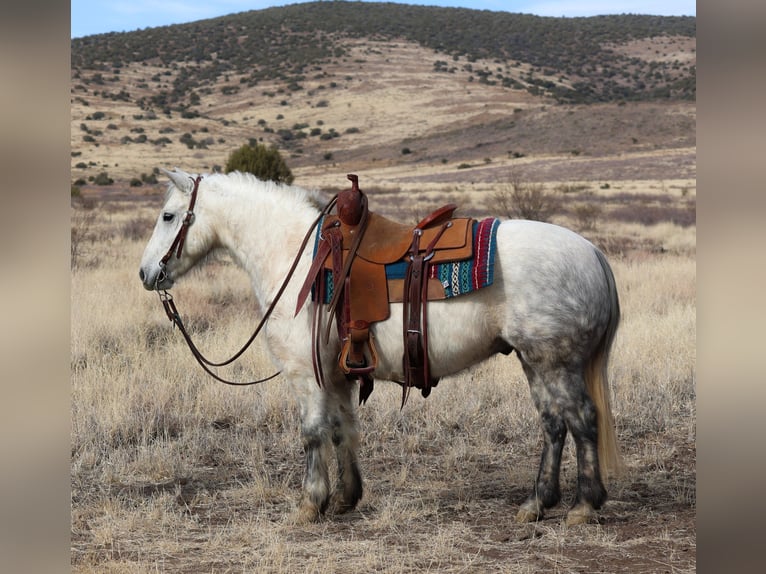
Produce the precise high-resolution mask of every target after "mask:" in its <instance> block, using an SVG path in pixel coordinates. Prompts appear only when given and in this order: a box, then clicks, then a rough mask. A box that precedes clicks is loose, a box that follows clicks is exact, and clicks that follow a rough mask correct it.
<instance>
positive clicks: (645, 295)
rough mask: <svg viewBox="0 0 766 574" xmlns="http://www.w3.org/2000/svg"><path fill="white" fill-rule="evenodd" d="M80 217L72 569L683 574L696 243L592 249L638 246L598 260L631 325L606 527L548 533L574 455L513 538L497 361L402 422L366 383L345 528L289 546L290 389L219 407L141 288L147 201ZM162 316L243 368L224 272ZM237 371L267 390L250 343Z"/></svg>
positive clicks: (512, 425) (208, 269)
mask: <svg viewBox="0 0 766 574" xmlns="http://www.w3.org/2000/svg"><path fill="white" fill-rule="evenodd" d="M485 197H486V196H485ZM81 209H82V208H80V207H78V208H76V209H75V215H74V216H73V225H75V226H77V225H82V223H81V222H82V221H85V220H84V219H82V217H81V215H82V212H81V211H80V210H81ZM93 212H94V213H96V214H97V216H96V217H91V216H88V218H87V226H88V229H87V234H85V235H83V236H82V237H83V239H82V240H81V244H80V247H81V252H80V255H79V260H78V261H79V264H78V265H77V266H76V267H75V268H74V269H73V273H72V353H71V354H72V363H71V368H72V426H71V446H72V458H71V484H72V554H71V560H72V565H73V570H74V571H76V572H115V573H116V572H120V573H122V572H125V573H139V572H158V571H159V572H275V573H279V572H289V573H293V572H317V573H331V572H332V573H335V572H360V571H362V572H381V573H382V572H392V573H393V572H414V571H418V572H419V571H424V572H520V573H521V572H574V571H583V570H585V571H591V572H621V571H631V572H656V571H668V572H692V571H694V570H695V564H696V560H695V548H696V530H695V516H696V510H695V508H696V498H695V489H696V478H695V476H696V471H695V459H696V448H695V439H696V413H695V398H696V371H695V359H696V351H695V349H696V344H695V328H696V304H695V300H696V265H695V248H694V245H695V243H696V233H695V230H694V227H693V226H691V227H679V226H676V225H672V224H661V225H657V226H652V227H646V226H642V225H640V224H626V223H620V222H616V221H612V220H608V219H606V220H603V221H600V222H599V227H598V238H600V240H601V241H603V242H605V243H609V242H610V241H611V242H612V243H613V244H624V243H625V242H626V241H630V244H631V245H633V247H634V248H632V249H630V250H623V251H622V252H621V253H622V254H620V255H613V256H612V258H611V259H612V264H613V266H614V270H615V274H616V278H617V281H618V286H619V289H620V295H621V302H622V308H623V323H622V326H621V330H620V332H619V334H618V338H617V342H616V346H615V349H614V354H613V360H612V363H611V365H612V366H611V376H612V380H613V392H614V401H613V404H614V408H615V414H616V419H617V425H618V431H619V436H620V439H621V441H622V447H623V451H624V455H625V460H626V462H627V464H628V472H627V474H626V476H624V477H622V478H621V479H619V480H618V481H616V482H614V483H613V484H611V486H610V494H611V498H610V501H609V502H608V503H607V504H606V506H605V508H604V509H603V512H602V517H603V518H602V521H601V524H598V525H591V526H587V527H578V528H573V529H569V530H567V529H566V528H565V527H564V526H563V525H562V523H561V518H562V517H563V515H564V512H565V510H566V505H567V504H569V503H570V502H571V495H572V492H573V488H574V478H575V477H574V464H575V461H574V452H573V448H572V446H571V444H570V443H571V441H570V442H568V445H567V451H566V453H565V461H564V471H563V475H562V480H563V485H564V489H565V493H564V496H565V501H564V504H563V505H562V507H561V508H557V509H555V510H554V511H553V512H552V513H551V514H550V517H548V518H547V519H546V520H544V521H542V522H540V523H538V524H536V525H534V524H533V525H517V524H515V523H514V522H513V517H514V515H515V513H516V510H517V509H518V505H519V504H520V503H521V502H522V501H523V500H524V498H525V496H526V495H527V491H528V489H529V488H530V487H531V485H532V480H533V477H534V474H535V472H536V465H537V460H538V456H539V451H540V447H541V444H540V441H541V439H540V433H539V430H538V423H537V418H536V417H537V415H536V413H535V411H534V409H533V407H532V404H531V401H530V399H529V393H528V390H527V387H526V383H525V381H524V379H523V375H522V373H521V369H520V368H519V366H518V363H517V361H516V359H515V358H513V357H511V358H506V357H497V358H495V359H492V360H490V361H488V362H486V363H484V364H482V365H480V366H478V367H476V368H474V369H472V370H470V371H468V372H465V373H462V374H460V375H459V376H456V377H453V378H451V379H446V380H444V381H442V382H441V383H440V384H439V386H438V387H437V388H436V389H435V390H434V392H433V393H432V395H431V396H430V397H429V398H428V399H422V397H420V395H419V394H418V393H413V395H412V397H411V399H410V401H409V402H408V405H407V407H406V408H405V409H404V410H403V411H400V410H399V400H400V390H399V387H396V386H394V385H384V384H379V385H377V387H376V389H375V392H374V394H373V395H372V397H371V399H370V401H369V402H368V404H367V405H366V406H364V407H362V408H361V409H360V420H361V429H362V445H361V461H362V468H363V472H364V476H365V481H366V482H365V488H366V490H365V495H364V498H363V499H362V501H361V503H360V506H359V508H358V509H357V510H356V511H355V512H353V513H350V514H349V515H346V516H343V517H340V518H336V519H333V520H327V521H323V522H321V523H319V524H315V525H310V526H304V527H296V526H294V525H292V524H290V522H289V521H288V520H287V516H288V515H289V513H290V512H291V510H292V509H293V508H294V506H295V504H296V502H297V494H298V491H299V488H300V482H301V477H302V471H303V462H302V455H301V448H300V444H299V440H298V438H299V437H298V421H297V413H296V410H295V407H294V405H293V403H292V401H291V400H290V397H289V396H287V393H286V391H285V386H284V385H282V384H280V383H281V380H280V379H279V378H278V379H277V380H275V381H273V382H271V383H267V384H264V385H259V386H257V387H254V388H252V387H251V388H231V387H227V386H224V385H219V384H218V383H216V382H215V381H213V380H212V379H210V378H208V377H207V376H205V375H204V373H202V371H201V370H200V369H199V368H197V366H196V365H195V364H194V363H193V361H192V359H191V356H190V355H189V353H188V350H187V349H186V347H185V346H184V344H183V340H182V338H181V337H180V334H179V333H176V332H174V331H173V330H172V329H171V325H170V324H169V322H168V321H167V319H166V318H165V316H164V314H163V312H162V309H161V306H160V304H159V302H158V301H157V300H156V296H155V295H153V294H151V293H148V292H146V291H144V290H143V288H142V287H141V286H140V283H139V281H138V278H137V267H138V262H139V259H140V255H141V251H142V249H143V242H144V241H145V239H146V238H147V237H148V234H149V233H150V228H151V221H152V220H153V218H154V217H155V215H156V212H157V201H156V199H150V200H141V201H136V200H133V201H131V202H130V203H120V202H119V201H113V202H106V203H100V204H98V205H97V206H96V207H95V208H94V209H93ZM562 217H565V216H562ZM141 221H145V222H146V224H145V225H146V227H145V229H146V232H145V233H146V235H145V237H144V238H143V239H142V240H139V239H138V236H139V235H140V232H139V231H137V230H140V229H141V223H140V222H141ZM562 222H563V221H562ZM647 245H651V246H652V248H645V246H647ZM657 245H661V246H662V247H663V249H662V250H657V249H655V248H654V247H656V246H657ZM642 246H644V247H642ZM175 296H176V300H177V302H178V304H179V308H180V309H181V312H182V313H183V314H184V317H185V319H187V318H188V320H187V323H188V324H189V325H191V327H192V329H193V330H194V334H195V337H196V338H197V339H198V342H199V345H200V346H201V347H202V349H203V350H205V351H206V352H209V354H210V355H212V356H213V358H216V357H222V356H224V355H226V354H227V353H229V352H231V351H232V350H233V349H236V348H238V347H239V345H240V344H241V343H242V342H243V341H244V340H245V339H246V338H247V337H248V335H249V334H250V329H251V328H252V327H253V325H254V323H255V320H256V318H257V310H256V309H255V308H254V306H253V303H252V301H251V299H250V298H249V286H248V280H247V278H246V277H245V276H244V274H243V273H242V272H241V271H239V270H238V269H236V268H235V267H234V266H233V265H231V264H230V263H229V262H228V260H227V259H226V258H221V257H211V258H210V261H209V262H208V263H207V264H206V265H205V266H204V267H202V268H201V269H200V270H199V271H197V272H196V273H194V274H193V275H192V276H191V277H189V278H188V279H187V280H185V281H184V282H182V283H181V284H180V285H179V286H178V287H177V288H176V290H175ZM248 315H249V316H251V317H252V321H243V320H242V317H243V316H245V317H246V316H248ZM246 357H247V358H246V359H245V360H244V362H243V364H242V366H240V367H239V368H235V369H231V370H229V371H227V372H226V374H227V375H230V376H233V377H238V378H246V377H252V376H255V375H263V374H266V373H270V372H271V370H272V367H271V365H270V364H269V362H268V360H267V358H266V354H265V352H264V350H263V349H262V348H260V347H258V346H257V344H256V348H255V350H254V351H252V352H249V353H248V354H246Z"/></svg>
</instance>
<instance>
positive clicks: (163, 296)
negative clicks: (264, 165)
mask: <svg viewBox="0 0 766 574" xmlns="http://www.w3.org/2000/svg"><path fill="white" fill-rule="evenodd" d="M201 180H202V176H201V175H198V176H197V178H196V179H195V180H194V188H193V189H192V194H191V200H190V201H189V209H188V210H187V211H186V216H185V217H184V220H183V222H182V223H181V228H180V229H179V230H178V234H177V235H176V237H175V239H174V240H173V243H172V244H171V245H170V248H169V249H168V251H167V253H166V254H165V255H164V256H163V258H162V259H161V260H160V269H161V270H160V273H159V274H158V276H157V281H156V283H155V284H159V283H160V282H161V281H162V280H163V279H164V278H165V265H166V264H167V262H168V261H169V260H170V258H171V257H172V256H173V252H175V253H176V257H177V258H180V257H181V251H182V249H183V246H184V242H185V241H186V234H187V233H188V231H189V227H190V226H191V225H192V223H194V205H195V203H196V201H197V190H198V188H199V183H200V181H201ZM337 198H338V196H337V194H336V195H334V196H333V197H332V198H331V199H330V201H329V202H328V203H327V204H326V205H325V206H324V207H323V208H322V210H321V211H320V213H319V215H318V216H317V218H316V219H315V220H314V222H313V223H312V224H311V226H310V227H309V229H308V231H307V232H306V235H305V236H304V237H303V241H302V242H301V245H300V247H299V248H298V253H297V254H296V255H295V259H293V262H292V264H291V265H290V269H289V271H288V272H287V276H286V277H285V279H284V281H282V285H281V286H280V287H279V290H278V291H277V293H276V295H275V296H274V299H273V300H272V301H271V304H270V305H269V307H268V309H267V310H266V313H265V314H264V315H263V317H262V318H261V320H260V322H259V323H258V325H257V326H256V328H255V331H254V332H253V334H252V335H251V336H250V338H249V339H248V340H247V342H246V343H245V344H244V345H243V346H242V348H241V349H240V350H239V351H237V352H236V353H235V354H234V355H233V356H232V357H231V358H229V359H227V360H225V361H220V362H213V361H210V360H209V359H207V358H206V357H205V356H204V355H203V354H202V352H201V351H200V350H199V349H198V348H197V346H196V345H195V344H194V341H192V338H191V335H190V334H189V332H188V331H187V329H186V327H185V326H184V324H183V321H182V320H181V316H180V314H179V313H178V309H177V308H176V305H175V303H174V302H173V296H172V295H171V294H170V293H168V292H167V290H165V289H163V290H162V291H160V290H159V289H157V292H158V294H159V296H160V301H161V302H162V306H163V308H164V309H165V314H166V315H167V316H168V319H170V321H171V323H173V325H174V326H176V327H178V330H179V331H181V334H182V335H183V337H184V340H185V341H186V344H187V345H188V347H189V350H190V351H191V352H192V355H193V356H194V358H195V359H196V360H197V363H199V365H200V366H201V367H202V368H203V369H204V371H205V372H206V373H207V374H208V375H210V376H211V377H213V378H214V379H215V380H217V381H219V382H221V383H224V384H226V385H232V386H249V385H257V384H259V383H265V382H266V381H270V380H271V379H273V378H274V377H276V376H277V375H279V374H280V373H281V371H277V372H276V373H274V374H273V375H269V376H268V377H265V378H263V379H258V380H256V381H249V382H235V381H228V380H226V379H224V378H222V377H219V376H218V375H217V374H215V373H214V372H213V371H212V370H211V369H210V367H223V366H226V365H229V364H231V363H233V362H234V361H236V360H237V359H238V358H239V357H241V356H242V354H243V353H244V352H245V351H246V350H247V349H248V347H250V345H251V344H252V343H253V341H255V339H256V337H257V336H258V333H260V332H261V329H262V328H263V326H264V325H265V324H266V321H268V319H269V317H270V316H271V313H272V312H273V311H274V308H275V307H276V306H277V303H278V302H279V300H280V298H281V297H282V294H283V293H284V292H285V289H286V288H287V285H288V284H289V283H290V280H291V279H292V276H293V274H294V273H295V269H296V268H297V267H298V263H299V262H300V258H301V255H302V254H303V251H304V250H305V249H306V245H307V244H308V242H309V239H310V238H311V235H312V232H313V231H314V229H315V228H316V226H317V225H318V224H319V222H320V221H321V220H322V218H323V217H324V216H325V215H327V214H328V213H329V212H330V210H331V209H332V208H333V206H334V205H335V202H336V200H337Z"/></svg>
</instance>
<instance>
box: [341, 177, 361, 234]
mask: <svg viewBox="0 0 766 574" xmlns="http://www.w3.org/2000/svg"><path fill="white" fill-rule="evenodd" d="M346 177H348V179H349V180H350V181H351V189H345V190H343V191H341V192H340V193H338V201H337V203H336V204H335V207H336V209H337V210H338V217H339V218H340V220H341V221H342V222H343V223H344V224H345V225H350V226H354V225H357V224H358V223H359V221H360V220H361V219H362V212H363V211H364V208H363V205H362V203H363V200H362V197H363V195H364V193H363V192H362V190H361V189H359V177H358V176H357V175H356V174H353V173H349V174H348V175H347V176H346Z"/></svg>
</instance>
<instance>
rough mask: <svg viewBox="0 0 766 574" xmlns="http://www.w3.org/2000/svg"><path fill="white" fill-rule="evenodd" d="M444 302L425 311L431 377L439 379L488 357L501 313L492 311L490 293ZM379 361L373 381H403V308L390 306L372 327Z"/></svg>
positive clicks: (430, 304)
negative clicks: (384, 319) (379, 321)
mask: <svg viewBox="0 0 766 574" xmlns="http://www.w3.org/2000/svg"><path fill="white" fill-rule="evenodd" d="M484 291H487V293H482V292H477V293H473V294H471V295H467V296H462V297H458V298H455V299H452V300H447V301H431V302H429V303H428V308H427V328H428V333H427V337H428V356H429V359H430V362H429V369H430V372H431V375H432V376H434V377H437V378H441V377H444V376H447V375H450V374H453V373H456V372H458V371H461V370H463V369H465V368H467V367H469V366H471V365H473V364H475V363H477V362H479V361H482V360H484V359H486V358H487V357H489V356H490V355H491V354H492V352H493V348H495V341H496V339H497V337H498V336H499V333H500V332H501V327H500V325H499V324H498V323H497V320H498V319H499V315H501V314H502V313H501V312H500V310H497V311H498V312H493V310H492V309H491V306H490V305H489V301H488V299H489V297H488V296H489V295H490V293H489V291H491V288H487V289H485V290H484ZM374 337H375V344H376V346H377V350H378V355H379V362H378V368H377V369H375V376H376V378H380V379H391V380H403V378H404V375H403V373H402V356H403V353H404V334H403V329H402V305H401V304H393V305H392V306H391V317H390V318H389V319H387V320H386V321H383V322H381V323H377V324H376V325H375V327H374Z"/></svg>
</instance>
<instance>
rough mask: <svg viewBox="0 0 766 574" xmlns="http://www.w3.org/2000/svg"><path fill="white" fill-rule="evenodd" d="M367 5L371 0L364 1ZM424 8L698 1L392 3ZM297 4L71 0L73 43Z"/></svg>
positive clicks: (544, 9)
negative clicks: (116, 33)
mask: <svg viewBox="0 0 766 574" xmlns="http://www.w3.org/2000/svg"><path fill="white" fill-rule="evenodd" d="M365 1H368V0H365ZM388 1H393V2H397V3H400V4H422V5H427V6H447V7H462V8H474V9H476V10H494V11H504V12H520V13H524V14H536V15H538V16H555V17H560V16H566V17H577V16H597V15H602V14H653V15H658V16H696V15H697V3H696V0H388ZM296 3H298V1H297V0H71V2H70V7H71V19H70V34H71V37H72V38H79V37H82V36H89V35H91V34H103V33H106V32H131V31H133V30H139V29H142V28H153V27H155V26H167V25H170V24H183V23H186V22H193V21H195V20H204V19H206V18H215V17H218V16H226V15H228V14H234V13H237V12H245V11H248V10H261V9H263V8H270V7H272V6H284V5H287V4H296Z"/></svg>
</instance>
